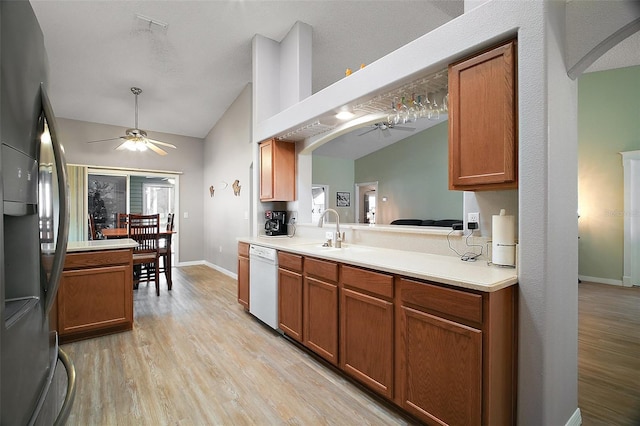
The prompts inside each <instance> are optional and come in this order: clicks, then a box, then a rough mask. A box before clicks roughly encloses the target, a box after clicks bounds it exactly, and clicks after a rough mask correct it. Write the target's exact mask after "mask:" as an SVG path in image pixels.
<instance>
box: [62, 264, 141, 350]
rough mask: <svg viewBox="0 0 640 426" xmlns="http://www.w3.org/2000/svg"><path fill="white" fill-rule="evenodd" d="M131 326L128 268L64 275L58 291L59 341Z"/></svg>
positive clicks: (85, 270)
mask: <svg viewBox="0 0 640 426" xmlns="http://www.w3.org/2000/svg"><path fill="white" fill-rule="evenodd" d="M132 324H133V283H132V270H131V267H130V266H129V265H123V266H108V267H103V268H89V269H80V270H71V271H64V272H63V273H62V280H61V282H60V288H59V289H58V327H59V332H60V336H61V337H65V336H66V335H68V334H76V335H77V334H82V333H88V332H91V331H94V330H100V329H110V328H114V327H124V328H131V326H132Z"/></svg>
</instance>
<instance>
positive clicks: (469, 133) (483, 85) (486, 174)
mask: <svg viewBox="0 0 640 426" xmlns="http://www.w3.org/2000/svg"><path fill="white" fill-rule="evenodd" d="M516 83H517V82H516V56H515V41H510V42H508V43H506V44H503V45H501V46H498V47H496V48H494V49H492V50H489V51H487V52H484V53H481V54H479V55H476V56H474V57H472V58H469V59H466V60H464V61H461V62H458V63H456V64H452V65H450V66H449V189H460V190H482V189H511V188H517V175H518V169H517V160H518V159H517V155H518V150H517V124H516V123H517V119H516V117H517V111H516V87H517V84H516Z"/></svg>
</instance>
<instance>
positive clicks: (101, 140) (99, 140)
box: [87, 136, 120, 143]
mask: <svg viewBox="0 0 640 426" xmlns="http://www.w3.org/2000/svg"><path fill="white" fill-rule="evenodd" d="M116 139H120V137H119V136H116V137H115V138H109V139H98V140H95V141H87V143H95V142H107V141H115V140H116Z"/></svg>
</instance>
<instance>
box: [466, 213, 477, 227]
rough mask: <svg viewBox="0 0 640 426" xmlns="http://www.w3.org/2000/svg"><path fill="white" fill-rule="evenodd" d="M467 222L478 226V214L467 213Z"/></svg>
mask: <svg viewBox="0 0 640 426" xmlns="http://www.w3.org/2000/svg"><path fill="white" fill-rule="evenodd" d="M467 222H474V223H477V224H478V226H479V225H480V213H478V212H476V213H469V214H468V215H467Z"/></svg>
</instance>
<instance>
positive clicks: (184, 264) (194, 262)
mask: <svg viewBox="0 0 640 426" xmlns="http://www.w3.org/2000/svg"><path fill="white" fill-rule="evenodd" d="M204 264H205V262H204V260H192V261H190V262H178V264H177V265H174V266H196V265H204Z"/></svg>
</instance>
